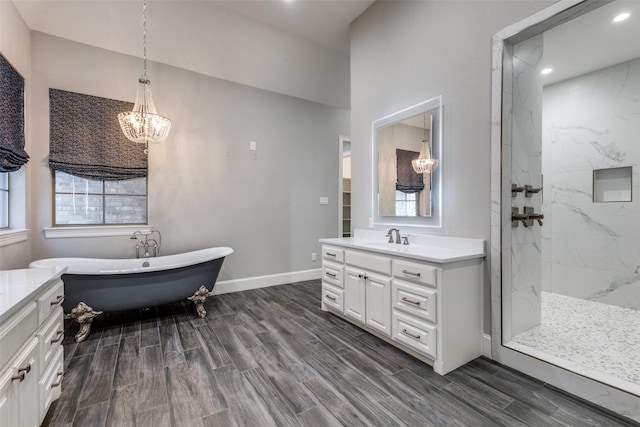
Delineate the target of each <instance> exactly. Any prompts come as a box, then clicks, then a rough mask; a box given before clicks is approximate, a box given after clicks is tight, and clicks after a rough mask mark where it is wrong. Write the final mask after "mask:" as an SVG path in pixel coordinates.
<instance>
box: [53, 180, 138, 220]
mask: <svg viewBox="0 0 640 427" xmlns="http://www.w3.org/2000/svg"><path fill="white" fill-rule="evenodd" d="M54 173H55V177H54V181H55V184H54V185H55V201H54V204H55V206H54V212H55V225H70V224H75V225H78V224H84V225H109V224H146V223H147V179H146V178H134V179H127V180H120V181H101V180H91V179H86V178H79V177H77V176H73V175H70V174H68V173H65V172H60V171H55V172H54Z"/></svg>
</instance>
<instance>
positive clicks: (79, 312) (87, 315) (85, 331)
mask: <svg viewBox="0 0 640 427" xmlns="http://www.w3.org/2000/svg"><path fill="white" fill-rule="evenodd" d="M99 314H102V312H101V311H95V310H94V309H93V308H91V307H89V306H88V305H87V304H85V303H83V302H80V303H78V305H77V306H76V307H75V308H73V309H72V310H71V313H69V314H67V315H66V318H67V319H74V320H75V321H76V322H77V323H78V324H79V325H80V330H79V331H78V333H77V334H76V336H75V340H76V342H82V341H84V340H85V339H86V338H87V336H89V333H90V332H91V322H93V319H94V317H96V316H97V315H99Z"/></svg>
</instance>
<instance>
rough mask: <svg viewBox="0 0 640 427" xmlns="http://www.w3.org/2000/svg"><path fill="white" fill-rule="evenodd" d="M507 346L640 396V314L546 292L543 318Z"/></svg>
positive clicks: (628, 309) (543, 296)
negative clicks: (539, 322) (639, 355)
mask: <svg viewBox="0 0 640 427" xmlns="http://www.w3.org/2000/svg"><path fill="white" fill-rule="evenodd" d="M505 346H507V347H509V348H511V349H513V350H516V351H519V352H521V353H525V354H528V355H530V356H532V357H535V358H537V359H540V360H543V361H545V362H549V363H552V364H554V365H556V366H559V367H561V368H564V369H567V370H570V371H572V372H575V373H577V374H579V375H582V376H585V377H588V378H592V379H594V380H596V381H600V382H602V383H605V384H608V385H610V386H612V387H615V388H618V389H621V390H624V391H626V392H628V393H632V394H635V395H636V396H640V357H638V350H639V349H640V310H634V309H630V308H623V307H617V306H613V305H608V304H602V303H599V302H594V301H587V300H583V299H579V298H573V297H567V296H564V295H558V294H552V293H549V292H542V319H541V324H540V326H536V327H535V328H532V329H530V330H528V331H526V332H523V333H522V334H520V335H517V336H516V337H514V338H513V340H512V341H510V342H508V343H506V344H505Z"/></svg>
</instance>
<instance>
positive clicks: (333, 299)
mask: <svg viewBox="0 0 640 427" xmlns="http://www.w3.org/2000/svg"><path fill="white" fill-rule="evenodd" d="M324 297H325V298H326V299H328V300H331V301H333V302H335V301H336V298H335V297H332V296H331V295H325V296H324Z"/></svg>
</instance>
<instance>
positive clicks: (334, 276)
mask: <svg viewBox="0 0 640 427" xmlns="http://www.w3.org/2000/svg"><path fill="white" fill-rule="evenodd" d="M324 274H326V275H327V276H329V277H333V278H334V279H335V278H336V277H338V276H336V275H335V274H333V273H329V272H328V271H327V272H326V273H324Z"/></svg>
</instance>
